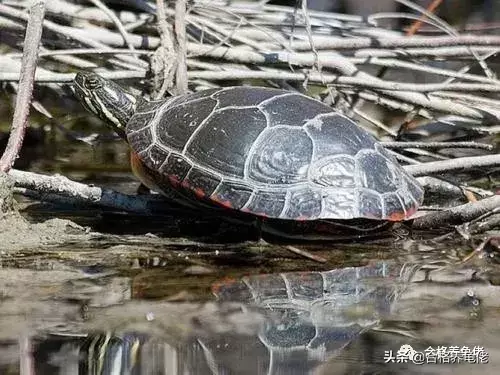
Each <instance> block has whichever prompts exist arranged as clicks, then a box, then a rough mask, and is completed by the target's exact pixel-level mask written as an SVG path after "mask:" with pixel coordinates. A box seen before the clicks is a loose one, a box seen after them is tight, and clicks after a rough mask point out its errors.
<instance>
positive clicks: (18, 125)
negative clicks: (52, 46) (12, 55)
mask: <svg viewBox="0 0 500 375" xmlns="http://www.w3.org/2000/svg"><path fill="white" fill-rule="evenodd" d="M44 15H45V0H38V1H36V2H35V3H34V4H33V6H32V7H31V9H30V15H29V19H28V25H27V28H26V36H25V39H24V48H23V59H22V65H21V73H20V75H21V76H20V79H19V91H18V94H17V98H16V108H15V110H14V117H13V119H12V128H11V131H10V137H9V141H8V143H7V147H6V149H5V152H4V154H3V155H2V158H1V159H0V172H8V171H9V170H10V168H12V165H14V162H15V160H16V158H17V156H18V154H19V151H20V150H21V146H22V144H23V139H24V133H25V131H26V127H27V126H28V116H29V112H30V102H31V95H32V93H33V82H34V78H35V71H36V65H37V60H38V47H39V45H40V40H41V38H42V22H43V17H44Z"/></svg>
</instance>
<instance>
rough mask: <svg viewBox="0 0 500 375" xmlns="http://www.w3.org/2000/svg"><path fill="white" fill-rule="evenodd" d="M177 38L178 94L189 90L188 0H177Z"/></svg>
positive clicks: (176, 75)
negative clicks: (187, 60)
mask: <svg viewBox="0 0 500 375" xmlns="http://www.w3.org/2000/svg"><path fill="white" fill-rule="evenodd" d="M175 39H176V42H177V59H178V60H177V70H176V72H175V85H176V88H177V94H185V93H187V91H188V74H187V62H186V59H187V44H186V0H177V1H176V3H175Z"/></svg>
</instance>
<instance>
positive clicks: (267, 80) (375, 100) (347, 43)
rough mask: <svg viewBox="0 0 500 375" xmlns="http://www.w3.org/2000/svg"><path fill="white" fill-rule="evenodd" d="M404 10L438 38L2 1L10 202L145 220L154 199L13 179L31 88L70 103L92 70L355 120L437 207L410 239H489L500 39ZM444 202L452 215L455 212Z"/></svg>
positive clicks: (282, 21) (232, 8)
mask: <svg viewBox="0 0 500 375" xmlns="http://www.w3.org/2000/svg"><path fill="white" fill-rule="evenodd" d="M402 2H403V3H405V4H406V5H407V6H409V7H411V9H412V11H413V12H414V14H415V18H416V19H417V20H418V22H419V23H420V24H424V25H425V26H426V27H428V28H431V29H432V31H433V32H432V33H428V34H421V35H416V36H415V35H408V34H411V33H414V32H415V30H416V29H415V27H413V28H410V30H411V31H408V32H404V31H396V30H392V29H389V28H387V27H385V25H387V23H386V22H385V21H386V17H389V15H384V14H374V15H372V16H370V17H368V18H361V17H358V16H355V15H344V14H333V13H325V12H316V11H310V10H308V9H307V8H306V7H304V6H302V7H299V8H298V9H293V8H287V7H279V6H272V5H267V4H266V2H263V1H260V2H239V1H218V0H209V1H202V0H196V1H186V0H177V1H175V2H172V1H171V2H165V1H163V0H157V1H156V2H151V1H145V0H135V1H133V0H127V1H122V2H121V3H122V4H123V8H126V10H123V9H115V8H113V7H112V5H113V3H112V2H110V3H109V4H108V3H107V2H104V1H101V0H90V1H88V2H79V1H72V0H45V1H44V0H38V1H18V0H16V1H9V0H6V1H3V2H2V4H0V29H1V36H2V45H0V48H1V50H0V51H1V52H2V53H1V54H0V82H2V84H3V85H10V86H11V88H13V89H15V90H16V91H17V94H18V96H17V102H16V109H15V115H14V119H13V123H12V131H11V135H10V139H9V144H8V146H7V148H6V151H5V153H4V155H3V156H2V159H1V161H0V170H1V171H3V172H9V171H10V172H9V175H10V177H11V178H12V179H13V181H14V183H15V186H16V189H17V192H20V193H22V194H25V195H28V196H31V197H37V198H38V199H42V200H44V199H46V200H52V201H54V200H55V201H57V200H58V199H70V200H77V201H82V202H88V203H89V204H94V205H102V206H105V207H111V208H114V209H117V210H124V211H132V212H141V213H147V212H150V211H149V210H150V208H151V207H152V206H155V205H157V204H158V200H157V198H155V197H147V196H125V195H123V194H118V193H116V192H113V191H110V190H102V189H100V188H97V187H89V186H85V185H83V184H78V183H75V182H72V181H69V180H67V179H65V178H62V177H60V176H59V177H58V176H54V177H53V176H42V175H35V174H33V173H29V172H21V171H16V170H11V166H12V165H13V163H14V161H15V159H16V157H17V155H18V153H19V150H20V148H21V145H22V139H23V134H24V130H25V127H26V126H27V124H28V112H29V108H30V100H31V93H32V87H33V84H35V85H40V86H45V87H46V88H47V90H53V91H54V92H56V93H57V94H58V95H64V88H65V86H66V85H68V84H70V82H71V81H72V79H73V77H74V74H75V71H78V70H81V69H87V70H93V71H95V72H98V73H99V74H101V75H102V76H104V77H106V78H110V79H115V80H125V81H124V82H123V83H126V84H128V85H129V87H130V89H131V90H132V91H134V93H136V94H138V95H143V96H144V97H146V98H159V97H163V96H165V95H166V94H170V95H177V94H181V93H185V92H186V91H188V90H192V91H197V90H201V89H206V88H211V87H217V86H224V85H229V84H231V85H241V84H259V85H268V86H273V87H281V88H286V89H290V90H298V91H301V92H304V93H308V94H309V95H312V96H314V97H316V98H318V99H320V100H322V101H324V102H325V103H327V104H329V105H332V106H333V107H335V108H337V109H338V110H340V111H343V112H344V113H346V114H347V115H349V116H351V117H353V118H355V119H356V120H357V121H359V122H360V124H361V125H362V126H364V127H365V128H367V129H368V130H369V131H370V132H371V133H372V134H374V135H376V136H377V137H378V138H379V139H381V140H383V141H386V142H388V143H386V147H389V148H391V149H392V153H393V154H394V155H395V156H396V157H397V158H398V159H399V160H400V161H401V162H402V163H403V164H405V168H406V169H407V170H408V171H409V172H410V173H412V174H413V175H415V176H422V179H421V181H422V183H423V184H424V185H425V186H426V187H427V190H428V192H429V191H430V193H431V194H429V196H430V197H431V198H432V196H433V195H435V194H440V195H441V197H443V196H444V197H445V199H441V200H439V201H437V200H432V199H431V198H428V199H427V200H426V205H427V207H425V208H424V209H423V210H422V211H421V212H420V213H419V215H418V217H417V218H416V219H415V222H414V224H415V227H418V228H421V229H429V228H438V227H442V226H445V225H450V224H452V225H458V224H463V223H466V222H471V221H477V220H481V221H486V222H487V223H490V225H484V226H478V225H475V226H473V227H474V228H476V229H475V230H477V231H478V232H481V231H482V230H481V229H477V228H490V229H491V228H494V227H496V226H497V224H495V223H498V222H499V215H500V214H499V212H498V207H500V196H499V195H495V193H496V189H498V171H499V167H500V155H499V154H498V153H497V151H498V146H497V144H498V134H499V133H500V127H499V125H498V124H499V119H500V110H499V108H500V100H499V98H498V92H499V91H500V81H499V80H498V79H497V78H496V70H497V62H496V55H497V53H498V52H499V51H500V36H494V35H481V34H480V33H477V32H475V33H473V34H459V33H458V32H456V31H455V30H454V29H453V27H451V26H450V25H448V24H446V23H445V22H444V21H443V20H441V19H439V18H438V17H436V16H435V15H434V14H433V13H432V12H428V11H426V10H425V9H420V8H418V7H417V6H416V5H414V4H412V3H410V2H408V1H406V0H405V1H402ZM302 4H306V2H305V1H303V2H302ZM390 17H391V19H393V18H394V17H396V18H397V17H398V15H395V14H391V15H390ZM401 17H403V15H401ZM414 26H415V25H414ZM42 31H43V34H42ZM416 32H417V33H418V30H417V31H416ZM23 47H24V48H23ZM37 52H38V57H37ZM35 69H36V73H35ZM139 87H141V88H142V91H139V89H138V88H139ZM31 108H32V109H35V110H37V111H40V112H41V113H43V114H44V115H45V116H47V117H48V118H50V117H51V116H52V115H51V113H50V111H49V110H48V109H47V108H45V107H44V105H43V100H42V98H37V97H34V98H32V101H31ZM412 141H413V142H412ZM438 141H439V142H438ZM485 142H486V144H485ZM495 142H496V143H495ZM424 176H425V177H424ZM457 197H458V198H457ZM451 199H453V202H456V200H457V199H458V201H459V204H458V205H457V204H456V203H454V206H455V207H452V208H450V207H449V206H450V203H449V201H450V200H451ZM476 200H478V202H476ZM435 211H438V212H435ZM492 223H493V225H491V224H492Z"/></svg>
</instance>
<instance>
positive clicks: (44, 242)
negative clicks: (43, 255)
mask: <svg viewBox="0 0 500 375" xmlns="http://www.w3.org/2000/svg"><path fill="white" fill-rule="evenodd" d="M13 186H14V183H13V182H12V181H11V179H10V178H9V177H8V176H7V175H5V174H0V249H1V251H2V254H6V253H9V252H11V251H20V250H29V249H40V248H41V247H46V246H54V245H60V244H64V243H66V242H68V241H74V240H80V241H85V240H87V239H88V238H89V235H88V233H87V232H86V230H85V228H83V227H81V226H79V225H77V224H75V223H73V222H72V221H70V220H64V219H58V218H53V219H49V220H46V221H45V222H43V223H36V224H31V223H29V222H28V221H27V220H26V219H25V218H24V217H23V216H22V215H21V214H20V213H19V212H18V210H17V207H16V202H15V200H14V198H13V193H12V190H13Z"/></svg>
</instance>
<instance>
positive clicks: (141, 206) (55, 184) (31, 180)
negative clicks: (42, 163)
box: [9, 169, 159, 214]
mask: <svg viewBox="0 0 500 375" xmlns="http://www.w3.org/2000/svg"><path fill="white" fill-rule="evenodd" d="M9 175H10V176H11V177H12V178H13V179H14V181H15V186H17V187H22V188H26V189H30V190H34V191H37V192H39V193H41V194H42V195H41V198H42V199H43V195H44V194H48V195H53V194H57V195H60V196H62V197H66V198H70V199H72V200H73V201H74V202H80V203H85V204H96V205H98V206H101V207H108V208H114V209H117V210H123V211H128V212H135V213H141V214H150V213H151V205H152V202H155V203H158V202H159V198H158V197H156V196H149V195H137V196H131V195H126V194H122V193H118V192H116V191H113V190H109V189H101V188H99V187H95V186H88V185H85V184H82V183H79V182H75V181H71V180H69V179H68V178H66V177H64V176H58V175H56V176H45V175H40V174H36V173H32V172H24V171H19V170H16V169H11V170H10V172H9Z"/></svg>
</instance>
